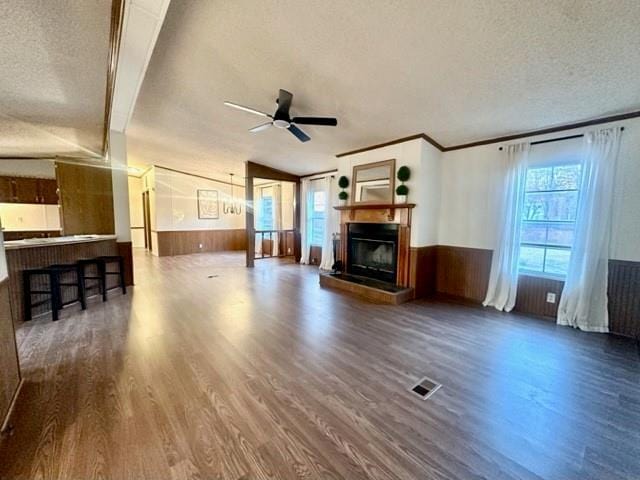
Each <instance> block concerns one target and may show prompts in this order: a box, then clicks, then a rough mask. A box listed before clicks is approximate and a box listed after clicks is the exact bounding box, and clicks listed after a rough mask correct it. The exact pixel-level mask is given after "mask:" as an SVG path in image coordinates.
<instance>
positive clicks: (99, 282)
mask: <svg viewBox="0 0 640 480" xmlns="http://www.w3.org/2000/svg"><path fill="white" fill-rule="evenodd" d="M78 266H79V267H80V275H81V276H82V282H83V284H84V291H85V296H88V295H87V293H88V292H89V291H90V290H93V289H94V288H96V287H97V288H98V292H99V293H100V294H101V295H102V293H103V292H104V289H105V275H104V274H103V272H104V262H103V261H102V260H100V259H99V258H85V259H80V260H78ZM92 267H93V268H92ZM87 280H89V282H90V283H91V284H89V282H87ZM106 300H107V299H106V298H105V297H104V296H103V298H102V301H103V302H104V301H106Z"/></svg>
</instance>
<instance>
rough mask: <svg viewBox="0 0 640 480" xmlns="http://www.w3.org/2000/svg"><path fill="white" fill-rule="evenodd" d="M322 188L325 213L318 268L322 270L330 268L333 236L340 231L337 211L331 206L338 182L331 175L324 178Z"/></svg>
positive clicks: (333, 203) (331, 265)
mask: <svg viewBox="0 0 640 480" xmlns="http://www.w3.org/2000/svg"><path fill="white" fill-rule="evenodd" d="M323 190H324V194H325V200H326V201H325V206H326V210H325V215H324V235H323V238H322V259H321V260H320V268H321V269H322V270H331V267H333V263H334V262H335V258H334V256H333V236H334V234H335V233H338V232H339V231H340V220H339V218H338V211H337V210H336V209H335V208H333V207H334V206H336V205H337V201H338V182H337V180H336V179H335V178H334V177H332V176H328V177H325V178H324V182H323Z"/></svg>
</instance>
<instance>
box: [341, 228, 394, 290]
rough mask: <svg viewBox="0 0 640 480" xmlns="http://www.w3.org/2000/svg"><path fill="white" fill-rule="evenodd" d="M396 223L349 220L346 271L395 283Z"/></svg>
mask: <svg viewBox="0 0 640 480" xmlns="http://www.w3.org/2000/svg"><path fill="white" fill-rule="evenodd" d="M398 227H399V225H398V224H393V223H392V224H389V223H349V228H348V238H347V242H348V243H347V249H348V251H349V254H348V255H347V260H348V261H347V272H348V273H351V274H352V275H360V276H363V277H369V278H374V279H376V280H381V281H383V282H388V283H392V284H395V283H396V274H397V267H398Z"/></svg>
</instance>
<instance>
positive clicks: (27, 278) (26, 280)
mask: <svg viewBox="0 0 640 480" xmlns="http://www.w3.org/2000/svg"><path fill="white" fill-rule="evenodd" d="M34 277H36V278H37V277H46V278H47V285H46V286H35V287H34V285H33V283H32V279H33V278H34ZM54 282H55V280H54V273H53V271H52V270H51V269H49V268H30V269H28V270H23V271H22V298H23V304H24V320H25V321H29V320H31V319H32V318H33V310H32V309H33V308H34V307H39V306H40V305H44V304H46V303H50V304H51V314H52V317H53V320H58V309H57V308H56V305H58V299H57V298H56V297H55V295H56V292H57V289H56V288H54ZM34 295H40V296H42V295H46V296H47V298H45V299H41V300H37V301H36V302H33V296H34Z"/></svg>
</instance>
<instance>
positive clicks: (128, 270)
mask: <svg viewBox="0 0 640 480" xmlns="http://www.w3.org/2000/svg"><path fill="white" fill-rule="evenodd" d="M116 246H117V248H118V255H120V256H121V257H122V258H123V259H124V282H125V283H126V284H127V286H131V285H133V243H132V242H118V243H117V244H116Z"/></svg>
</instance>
